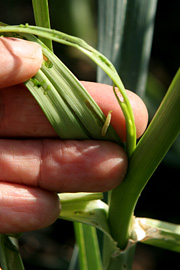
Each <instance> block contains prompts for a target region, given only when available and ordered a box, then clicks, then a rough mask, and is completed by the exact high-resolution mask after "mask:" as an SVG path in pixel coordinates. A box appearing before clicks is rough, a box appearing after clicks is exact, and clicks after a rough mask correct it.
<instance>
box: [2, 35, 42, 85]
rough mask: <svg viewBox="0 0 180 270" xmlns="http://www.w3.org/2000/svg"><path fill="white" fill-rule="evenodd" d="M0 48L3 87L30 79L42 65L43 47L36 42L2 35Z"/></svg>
mask: <svg viewBox="0 0 180 270" xmlns="http://www.w3.org/2000/svg"><path fill="white" fill-rule="evenodd" d="M0 49H1V58H0V64H1V76H0V87H1V88H2V87H8V86H11V85H15V84H18V83H22V82H24V81H26V80H28V79H29V78H31V77H33V76H34V75H35V74H36V73H37V72H38V70H39V69H40V67H41V65H42V62H43V54H42V48H41V46H40V45H39V44H37V43H35V42H31V41H26V40H22V39H18V38H6V37H0Z"/></svg>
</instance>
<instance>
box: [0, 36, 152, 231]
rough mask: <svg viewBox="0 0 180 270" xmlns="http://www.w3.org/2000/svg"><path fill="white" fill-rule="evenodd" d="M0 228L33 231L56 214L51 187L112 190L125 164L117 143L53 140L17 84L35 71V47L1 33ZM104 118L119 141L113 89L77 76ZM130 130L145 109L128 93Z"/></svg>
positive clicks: (121, 127)
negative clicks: (108, 119)
mask: <svg viewBox="0 0 180 270" xmlns="http://www.w3.org/2000/svg"><path fill="white" fill-rule="evenodd" d="M0 63H1V74H0V88H1V89H0V138H1V139H0V220H1V223H0V233H15V232H23V231H29V230H36V229H40V228H42V227H45V226H48V225H50V224H51V223H53V222H54V221H55V220H56V219H57V217H58V216H59V212H60V202H59V198H58V196H57V194H56V192H80V191H88V192H96V191H107V190H110V189H113V188H114V187H116V186H117V185H119V184H120V182H121V181H122V179H123V177H124V175H125V173H126V170H127V156H126V154H125V152H124V150H123V149H122V148H121V147H120V146H118V145H117V144H114V143H111V142H104V141H90V140H87V141H72V140H64V141H62V140H60V139H59V138H58V137H57V135H56V133H55V131H54V130H53V128H52V127H51V125H50V124H49V122H48V120H47V119H46V117H45V116H44V113H43V112H42V111H41V109H40V107H39V105H38V104H37V102H36V101H35V99H34V98H33V97H32V96H31V94H30V93H29V91H28V90H27V89H26V88H25V87H24V86H23V84H20V83H22V82H24V81H26V80H27V79H29V78H30V77H32V76H33V75H35V74H36V72H37V71H38V70H39V68H40V66H41V64H42V51H41V48H40V46H39V45H37V44H35V43H31V42H27V41H23V40H18V39H10V38H3V37H0ZM82 83H83V85H84V86H85V88H86V89H87V90H88V91H89V93H90V94H91V95H92V97H93V98H94V99H95V101H96V102H97V103H98V104H99V106H100V107H101V109H102V110H103V112H104V113H105V114H107V112H108V111H110V110H113V113H112V120H111V124H112V126H113V127H114V129H115V130H116V131H117V132H118V134H119V136H120V137H121V138H122V139H123V140H124V139H125V121H124V118H123V114H122V112H121V109H120V108H119V105H118V103H117V101H116V99H115V97H114V94H113V91H112V87H109V86H107V85H102V84H97V83H89V82H82ZM128 95H129V98H130V102H131V105H132V108H133V111H134V116H135V122H136V128H137V136H138V137H139V136H141V135H142V133H143V132H144V130H145V128H146V125H147V120H148V114H147V110H146V107H145V105H144V104H143V102H142V101H141V99H140V98H139V97H137V96H136V95H135V94H133V93H132V92H130V91H128Z"/></svg>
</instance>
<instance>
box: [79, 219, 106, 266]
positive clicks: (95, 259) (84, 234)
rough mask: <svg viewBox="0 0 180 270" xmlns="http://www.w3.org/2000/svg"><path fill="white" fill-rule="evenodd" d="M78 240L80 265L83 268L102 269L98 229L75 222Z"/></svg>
mask: <svg viewBox="0 0 180 270" xmlns="http://www.w3.org/2000/svg"><path fill="white" fill-rule="evenodd" d="M74 228H75V234H76V240H77V244H78V247H79V266H80V269H81V270H94V269H96V270H102V263H101V255H100V252H99V244H98V238H97V234H96V229H95V228H94V227H92V226H89V225H86V224H82V223H77V222H74Z"/></svg>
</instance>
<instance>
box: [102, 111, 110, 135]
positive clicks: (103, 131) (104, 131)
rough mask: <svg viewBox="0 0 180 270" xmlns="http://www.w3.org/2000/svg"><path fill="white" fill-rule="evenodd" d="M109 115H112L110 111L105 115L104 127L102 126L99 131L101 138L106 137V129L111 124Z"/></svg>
mask: <svg viewBox="0 0 180 270" xmlns="http://www.w3.org/2000/svg"><path fill="white" fill-rule="evenodd" d="M111 113H112V111H109V112H108V114H107V116H106V120H105V122H104V125H103V127H102V129H101V135H102V136H105V135H106V132H107V129H108V127H109V125H110V122H111Z"/></svg>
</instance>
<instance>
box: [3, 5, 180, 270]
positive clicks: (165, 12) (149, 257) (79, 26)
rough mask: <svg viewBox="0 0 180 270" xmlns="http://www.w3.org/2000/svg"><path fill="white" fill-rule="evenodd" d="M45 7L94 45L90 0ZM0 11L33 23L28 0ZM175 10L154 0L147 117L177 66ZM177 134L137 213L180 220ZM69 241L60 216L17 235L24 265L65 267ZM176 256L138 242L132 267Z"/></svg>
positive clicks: (73, 56)
mask: <svg viewBox="0 0 180 270" xmlns="http://www.w3.org/2000/svg"><path fill="white" fill-rule="evenodd" d="M49 7H50V16H51V26H52V28H55V29H58V30H60V31H63V32H66V33H68V34H72V35H76V36H79V37H81V38H83V39H85V40H86V41H87V42H88V43H90V45H92V46H94V47H96V46H97V35H98V29H97V1H96V0H66V1H62V0H49ZM0 11H1V15H0V21H2V22H5V23H7V24H20V23H29V24H34V18H33V10H32V5H31V0H26V1H24V0H16V1H14V0H4V1H2V0H1V1H0ZM179 13H180V1H178V0H173V1H171V3H170V2H169V1H167V0H159V1H158V6H157V14H156V20H155V30H154V39H153V45H152V53H151V60H150V65H149V71H150V72H149V76H148V81H147V94H148V97H149V99H150V103H151V105H149V114H150V119H151V117H152V116H153V114H154V112H155V110H156V109H157V107H158V105H159V103H160V101H161V99H162V97H163V96H164V94H165V92H166V90H167V88H168V86H169V84H170V82H171V80H172V78H173V76H174V75H175V73H176V71H177V69H178V67H179V63H180V53H179V48H180V42H179V33H180V17H179ZM54 51H55V53H56V54H57V55H58V57H60V59H61V60H62V61H63V62H64V63H65V64H66V65H67V66H68V67H69V68H70V69H71V70H72V72H73V73H74V74H75V75H76V76H77V77H78V78H79V79H80V80H88V81H96V67H95V65H94V64H93V63H92V62H91V61H90V60H88V59H87V58H86V57H84V56H83V55H82V54H80V53H79V52H78V51H76V50H75V49H72V48H68V47H65V46H63V45H59V44H54ZM167 124H168V123H167ZM179 140H180V139H179V138H178V140H177V141H176V142H175V144H174V145H173V147H172V149H171V151H170V152H169V153H168V154H167V155H166V158H165V159H164V161H163V162H162V164H161V165H160V166H159V167H158V169H157V170H156V172H155V174H154V175H153V177H152V179H151V180H150V182H149V183H148V185H147V187H146V188H145V190H144V192H143V193H142V195H141V197H140V199H139V202H138V204H137V208H136V212H135V214H136V215H137V216H142V217H150V218H155V219H161V220H165V221H169V222H174V223H179V224H180V195H179V193H180V192H179V190H180V184H179V180H180V176H179V175H180V154H179V153H180V143H179ZM162 183H163V185H162ZM73 247H74V233H73V227H72V224H71V223H70V222H67V221H62V220H58V221H57V222H55V224H53V225H52V226H50V227H48V228H45V229H43V230H41V231H36V232H29V233H24V234H23V236H22V237H21V239H20V249H21V254H22V256H23V260H24V263H25V269H26V270H31V269H37V270H41V269H44V270H45V269H59V270H63V269H68V265H69V261H70V258H71V255H72V251H73ZM179 259H180V255H179V254H177V253H173V252H169V251H166V250H162V249H158V248H153V247H149V246H145V245H141V244H140V245H138V248H137V251H136V257H135V262H134V266H133V270H141V269H143V270H144V269H145V270H157V269H158V270H159V269H165V268H168V267H169V269H173V268H176V269H180V260H179Z"/></svg>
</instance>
